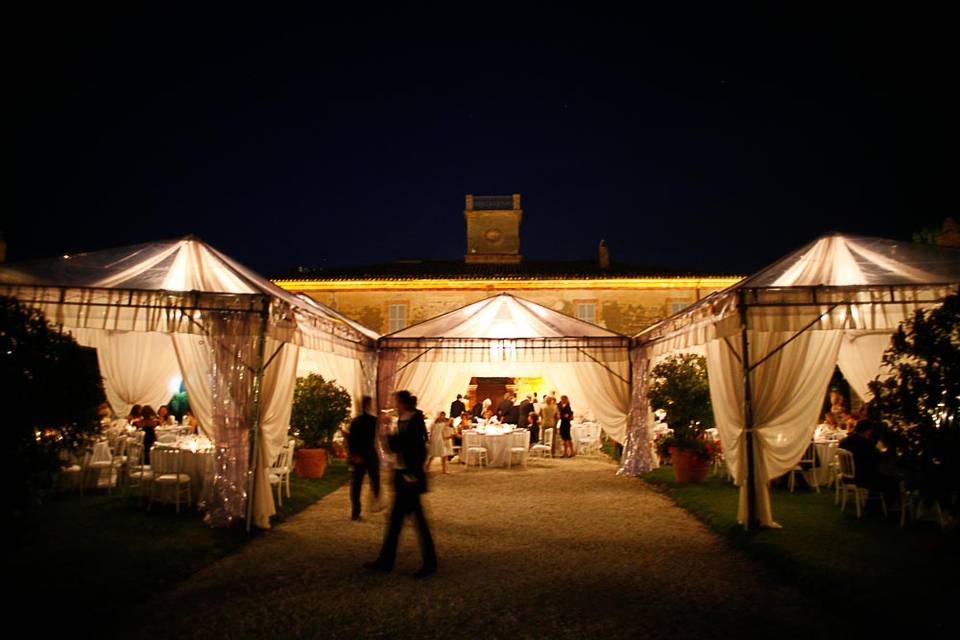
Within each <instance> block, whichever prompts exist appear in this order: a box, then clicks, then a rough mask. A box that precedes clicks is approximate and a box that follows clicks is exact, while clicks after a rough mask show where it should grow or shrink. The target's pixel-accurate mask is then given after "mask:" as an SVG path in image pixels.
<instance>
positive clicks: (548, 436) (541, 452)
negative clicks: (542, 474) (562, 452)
mask: <svg viewBox="0 0 960 640" xmlns="http://www.w3.org/2000/svg"><path fill="white" fill-rule="evenodd" d="M553 432H554V429H546V430H545V431H544V432H543V440H541V441H540V442H538V443H537V444H535V445H533V446H532V447H530V455H531V456H536V457H538V458H552V457H553Z"/></svg>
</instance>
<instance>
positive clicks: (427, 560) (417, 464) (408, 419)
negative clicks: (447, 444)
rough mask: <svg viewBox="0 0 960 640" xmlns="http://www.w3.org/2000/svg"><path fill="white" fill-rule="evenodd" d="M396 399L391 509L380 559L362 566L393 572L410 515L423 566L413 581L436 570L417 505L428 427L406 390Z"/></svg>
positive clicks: (423, 479) (422, 485)
mask: <svg viewBox="0 0 960 640" xmlns="http://www.w3.org/2000/svg"><path fill="white" fill-rule="evenodd" d="M395 398H396V404H397V416H398V422H397V432H396V433H395V434H393V435H391V436H390V437H389V438H388V439H387V445H388V446H389V447H390V450H391V451H393V452H394V453H396V454H397V463H396V469H395V471H394V474H393V489H394V495H393V510H392V511H391V513H390V523H389V525H387V533H386V536H384V539H383V547H381V549H380V555H379V557H378V558H377V559H376V560H375V561H374V562H368V563H366V564H365V565H364V566H365V567H367V568H368V569H377V570H379V571H391V570H393V565H394V562H395V561H396V557H397V543H398V541H399V540H400V530H401V529H402V528H403V521H404V518H406V516H407V515H412V516H413V518H414V523H415V524H416V527H417V537H418V538H419V539H420V553H421V555H422V556H423V566H422V567H421V568H420V570H419V571H417V572H416V573H415V574H413V575H414V577H416V578H425V577H427V576H429V575H430V574H432V573H435V572H436V570H437V552H436V549H435V548H434V546H433V536H431V535H430V527H429V525H427V518H426V516H425V515H424V513H423V505H422V504H420V495H421V494H422V493H425V492H426V491H427V474H426V472H425V471H424V470H423V465H424V463H425V462H426V460H427V444H426V443H427V425H426V423H425V422H424V419H423V413H422V412H421V411H418V410H417V404H416V399H415V398H414V397H413V396H411V395H410V392H409V391H398V392H397V393H396V395H395Z"/></svg>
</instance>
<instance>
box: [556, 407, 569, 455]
mask: <svg viewBox="0 0 960 640" xmlns="http://www.w3.org/2000/svg"><path fill="white" fill-rule="evenodd" d="M557 411H558V412H559V414H560V438H561V439H562V440H563V457H564V458H572V457H573V438H572V437H571V436H570V429H571V427H573V408H572V407H571V406H570V399H569V398H567V396H560V406H559V407H558V409H557Z"/></svg>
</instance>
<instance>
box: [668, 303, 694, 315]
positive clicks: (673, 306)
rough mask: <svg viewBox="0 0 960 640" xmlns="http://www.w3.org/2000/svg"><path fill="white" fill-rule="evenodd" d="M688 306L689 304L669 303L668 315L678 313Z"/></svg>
mask: <svg viewBox="0 0 960 640" xmlns="http://www.w3.org/2000/svg"><path fill="white" fill-rule="evenodd" d="M689 306H690V303H689V302H671V303H670V315H673V314H675V313H680V312H681V311H683V310H684V309H686V308H687V307H689Z"/></svg>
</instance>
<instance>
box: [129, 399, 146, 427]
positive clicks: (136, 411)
mask: <svg viewBox="0 0 960 640" xmlns="http://www.w3.org/2000/svg"><path fill="white" fill-rule="evenodd" d="M142 412H143V407H141V406H140V405H138V404H135V405H133V406H132V407H130V413H128V414H127V422H129V423H130V424H131V425H133V426H137V425H136V422H137V420H139V419H140V414H141V413H142Z"/></svg>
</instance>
